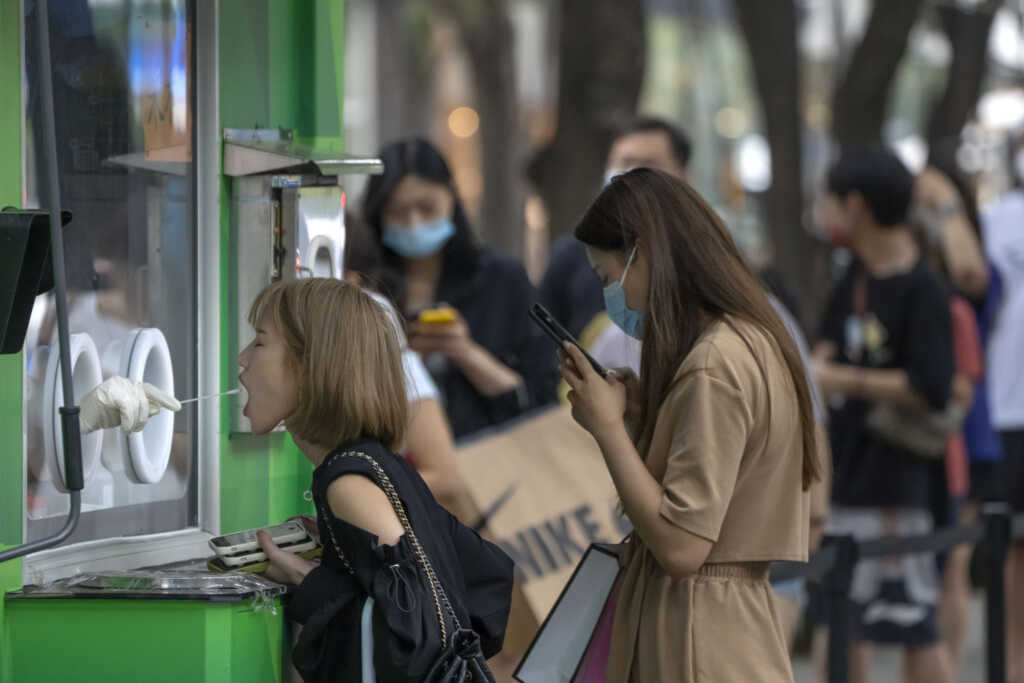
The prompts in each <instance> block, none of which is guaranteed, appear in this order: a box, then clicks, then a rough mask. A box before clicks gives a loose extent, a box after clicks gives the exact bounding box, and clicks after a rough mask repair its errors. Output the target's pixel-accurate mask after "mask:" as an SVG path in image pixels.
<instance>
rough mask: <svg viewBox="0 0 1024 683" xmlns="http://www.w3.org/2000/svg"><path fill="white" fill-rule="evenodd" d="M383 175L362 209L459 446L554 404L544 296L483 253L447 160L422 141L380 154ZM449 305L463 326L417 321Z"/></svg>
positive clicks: (512, 266) (503, 261) (522, 274)
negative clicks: (534, 314) (540, 311)
mask: <svg viewBox="0 0 1024 683" xmlns="http://www.w3.org/2000/svg"><path fill="white" fill-rule="evenodd" d="M380 157H381V159H382V160H383V161H384V169H385V171H384V174H383V175H380V176H374V177H372V178H371V179H370V183H369V185H368V186H367V189H366V195H365V197H364V199H363V210H364V213H365V218H366V221H367V223H368V224H369V225H370V227H371V229H372V231H373V233H374V235H375V236H376V237H377V239H379V240H380V243H381V246H382V247H383V251H384V258H385V268H386V269H387V271H389V272H390V273H391V274H392V275H393V276H394V277H392V278H391V279H392V281H393V282H395V283H396V284H397V287H398V288H399V289H400V291H397V292H388V294H389V295H390V296H391V298H392V299H394V300H396V301H397V302H399V305H400V307H401V308H402V309H403V310H404V311H405V312H406V314H407V315H410V317H411V318H412V322H411V324H410V325H409V330H408V332H409V346H410V348H412V349H414V350H416V351H419V352H420V353H421V354H422V355H423V358H424V361H425V362H426V365H427V368H428V369H429V370H430V372H431V374H432V375H433V376H434V380H435V381H436V382H437V385H438V388H439V389H440V390H441V394H442V396H443V398H444V401H445V408H446V410H447V412H448V419H449V421H450V423H451V426H452V431H453V432H454V434H455V436H456V437H460V436H464V435H466V434H469V433H472V432H474V431H477V430H479V429H483V428H485V427H489V426H492V425H496V424H499V423H501V422H504V421H505V420H508V419H510V418H513V417H515V416H517V415H519V414H521V413H523V412H524V411H526V410H529V409H531V408H534V407H537V406H540V405H544V404H546V403H549V402H551V401H553V400H554V398H555V385H556V381H557V374H556V368H555V364H554V362H553V361H552V357H553V356H552V354H551V353H549V351H550V348H549V347H546V346H545V342H544V341H543V340H542V339H541V338H540V333H539V331H538V330H537V328H536V326H535V325H533V324H532V323H531V322H530V320H529V318H528V311H529V307H530V305H531V304H532V303H533V301H534V299H535V292H534V288H533V286H532V285H531V284H530V281H529V280H528V279H527V277H526V271H525V270H524V269H523V267H522V265H520V264H519V263H517V262H516V261H514V260H512V259H510V258H507V257H505V256H502V255H500V254H498V253H496V252H494V251H492V250H490V249H486V248H484V247H481V246H478V245H477V244H476V243H475V241H474V239H473V235H472V232H471V229H470V226H469V221H468V219H467V218H466V213H465V211H464V210H463V208H462V203H461V202H460V201H459V197H458V194H457V193H456V191H455V187H454V185H453V183H452V175H451V172H450V171H449V169H448V165H447V164H446V163H445V161H444V159H443V158H442V157H441V155H440V153H439V152H438V151H437V150H436V149H435V148H434V147H433V146H432V145H431V144H430V143H428V142H426V141H425V140H422V139H419V138H409V139H405V140H399V141H397V142H393V143H391V144H388V145H386V146H385V147H384V148H383V149H382V150H381V152H380ZM438 306H446V307H450V308H451V309H453V311H454V312H453V316H452V317H453V318H454V321H452V322H447V323H444V322H442V323H437V322H434V323H425V322H420V321H419V320H418V319H417V314H418V313H419V312H420V311H423V310H425V309H430V308H435V307H438Z"/></svg>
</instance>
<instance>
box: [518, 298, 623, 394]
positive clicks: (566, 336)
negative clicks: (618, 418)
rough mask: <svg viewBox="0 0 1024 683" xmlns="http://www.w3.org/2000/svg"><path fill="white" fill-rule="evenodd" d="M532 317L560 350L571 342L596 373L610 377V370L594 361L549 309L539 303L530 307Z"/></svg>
mask: <svg viewBox="0 0 1024 683" xmlns="http://www.w3.org/2000/svg"><path fill="white" fill-rule="evenodd" d="M530 317H531V318H533V321H534V322H535V323H537V324H538V325H539V326H540V328H541V329H542V330H544V332H545V333H546V334H547V335H548V336H549V337H551V339H552V340H553V341H554V342H555V344H556V345H558V349H559V350H562V344H563V343H564V342H569V343H570V344H573V345H575V346H576V348H578V349H579V350H580V351H582V352H583V355H584V356H586V358H587V360H588V361H589V362H590V365H591V367H592V368H594V372H596V373H597V374H599V375H600V376H601V377H607V376H608V370H606V369H605V367H604V366H603V365H601V364H600V363H598V362H597V361H596V360H594V357H593V356H591V355H590V354H589V353H587V350H586V349H584V348H583V346H582V345H581V344H580V343H579V342H578V341H577V340H576V337H574V336H572V335H571V334H570V333H569V330H567V329H565V327H563V326H562V325H561V323H559V322H558V321H557V320H555V318H554V316H552V315H551V313H549V312H548V309H546V308H544V306H542V305H541V304H539V303H537V304H534V305H533V306H531V307H530Z"/></svg>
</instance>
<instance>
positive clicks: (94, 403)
mask: <svg viewBox="0 0 1024 683" xmlns="http://www.w3.org/2000/svg"><path fill="white" fill-rule="evenodd" d="M80 407H81V413H80V417H79V422H80V424H81V429H82V434H88V433H89V432H94V431H96V430H97V429H109V428H110V427H116V426H118V425H121V427H122V428H123V429H124V431H125V432H127V433H131V432H137V431H139V430H140V429H142V428H143V427H145V426H146V421H147V420H148V419H149V418H151V417H153V416H154V415H156V414H157V413H159V412H160V410H161V409H163V408H167V409H168V410H172V411H174V412H177V411H179V410H181V403H179V402H178V399H176V398H174V397H173V396H171V395H170V394H168V393H167V392H165V391H161V390H160V389H157V388H156V387H154V386H153V385H152V384H146V383H144V382H136V381H134V380H130V379H127V378H125V377H116V376H115V377H111V378H110V379H108V380H106V381H105V382H103V384H101V385H99V386H98V387H96V388H95V389H93V390H92V391H90V392H89V393H88V394H86V395H85V396H83V397H82V402H81V406H80Z"/></svg>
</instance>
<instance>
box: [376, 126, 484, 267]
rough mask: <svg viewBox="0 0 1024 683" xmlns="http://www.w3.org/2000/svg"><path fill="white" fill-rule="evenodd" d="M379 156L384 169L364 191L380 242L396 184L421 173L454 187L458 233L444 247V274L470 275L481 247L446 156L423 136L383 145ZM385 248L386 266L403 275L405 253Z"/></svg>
mask: <svg viewBox="0 0 1024 683" xmlns="http://www.w3.org/2000/svg"><path fill="white" fill-rule="evenodd" d="M379 156H380V159H381V160H382V161H383V162H384V173H383V174H382V175H378V176H370V181H369V183H368V184H367V186H366V192H365V193H364V194H363V217H364V218H365V219H366V222H367V224H368V225H369V226H370V231H371V233H372V234H373V236H374V238H375V239H376V240H377V242H378V244H379V243H380V239H381V232H382V231H383V229H384V224H383V219H382V217H381V214H382V213H383V211H384V207H385V205H386V204H387V202H388V199H389V198H390V197H391V193H392V192H393V191H394V189H395V186H397V185H398V183H399V182H400V181H401V180H402V178H404V177H405V176H407V175H417V176H419V177H421V178H423V179H425V180H429V181H431V182H435V183H439V184H441V185H444V186H445V187H447V188H448V189H449V190H450V191H451V193H452V197H453V198H454V200H455V201H454V205H455V209H454V211H453V213H452V223H454V224H455V236H454V237H452V239H451V240H449V242H448V244H446V245H445V247H444V251H443V253H444V272H443V274H442V278H443V279H448V278H451V277H456V278H463V277H468V276H469V275H470V274H471V273H473V272H474V271H475V270H476V268H477V265H478V263H479V249H478V247H477V245H476V240H475V239H474V238H473V231H472V229H471V228H470V225H469V219H468V218H467V217H466V211H465V209H463V208H462V201H461V200H460V199H459V193H458V192H456V190H455V184H454V182H453V181H452V173H451V171H450V170H449V169H448V164H447V163H445V160H444V157H442V156H441V153H440V152H439V151H438V150H437V148H436V147H434V146H433V145H432V144H430V143H429V142H427V141H426V140H424V139H423V138H419V137H410V138H404V139H401V140H396V141H394V142H391V143H388V144H386V145H384V147H382V148H381V150H380V154H379ZM381 249H382V255H383V263H384V267H385V269H386V270H388V271H391V272H392V273H394V274H397V275H398V276H399V278H401V275H402V259H401V257H400V256H399V255H398V254H396V253H395V252H394V251H392V250H391V249H388V248H387V247H385V246H383V245H382V246H381Z"/></svg>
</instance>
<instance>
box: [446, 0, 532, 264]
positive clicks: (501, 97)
mask: <svg viewBox="0 0 1024 683" xmlns="http://www.w3.org/2000/svg"><path fill="white" fill-rule="evenodd" d="M439 5H440V6H441V7H443V8H444V9H445V10H446V11H447V12H448V13H449V14H450V15H451V17H452V18H453V19H454V21H455V24H456V26H457V27H458V30H459V35H460V38H461V39H462V44H463V46H464V47H465V48H466V52H467V54H468V55H469V63H470V69H471V72H472V78H473V85H474V92H475V93H476V108H477V113H478V114H479V115H480V137H481V148H482V157H483V164H482V166H483V168H482V173H483V181H484V189H483V202H482V204H481V207H480V219H479V221H478V222H477V224H478V226H479V227H480V230H481V235H482V236H483V238H484V240H485V241H486V242H487V244H489V245H490V246H492V247H495V248H497V249H499V250H501V251H503V252H505V253H506V254H508V255H510V256H514V257H516V258H522V256H523V237H524V235H523V229H524V220H523V203H524V200H525V196H526V193H525V189H524V179H523V162H524V159H523V151H524V149H525V147H526V144H525V139H526V138H525V134H524V132H523V130H522V127H521V126H520V120H519V101H518V97H517V93H516V71H515V60H514V54H513V50H514V47H515V44H514V36H513V32H512V22H511V20H510V19H509V16H508V10H507V5H508V3H507V2H504V1H503V0H473V1H472V2H467V1H466V0H443V2H441V3H439Z"/></svg>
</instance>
